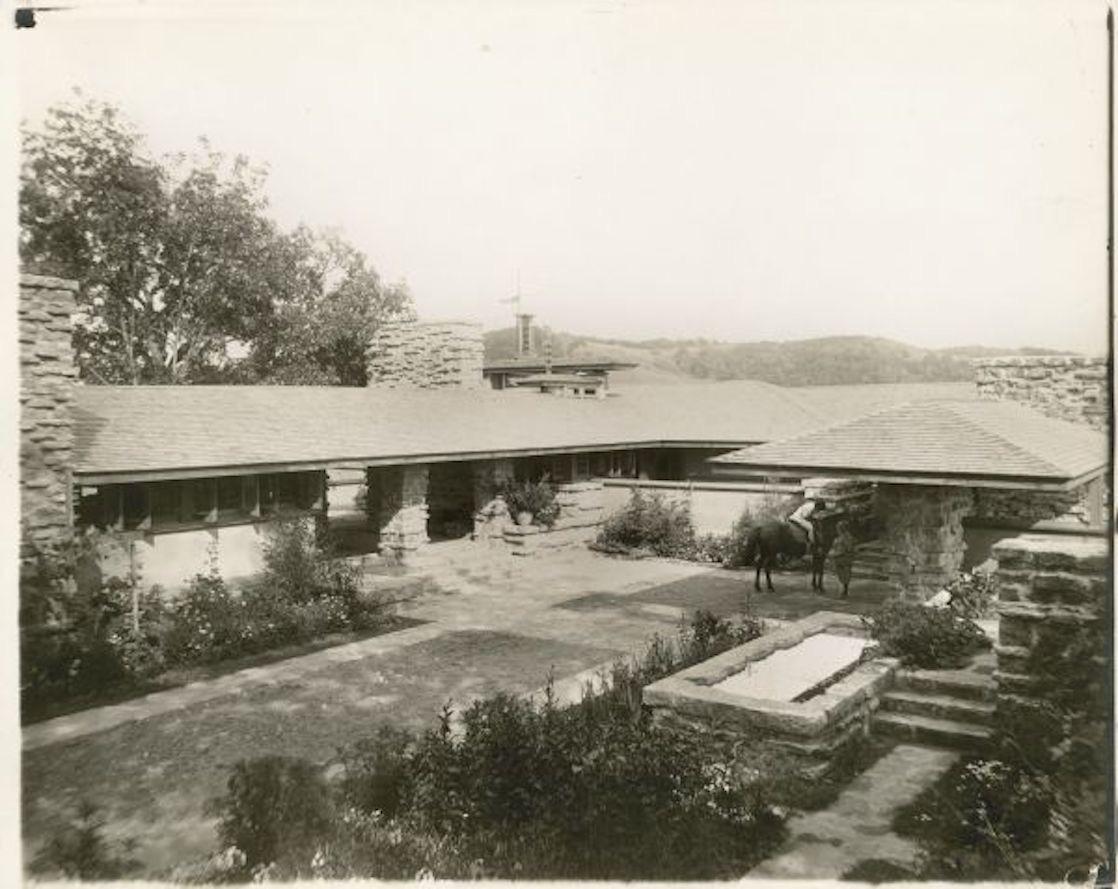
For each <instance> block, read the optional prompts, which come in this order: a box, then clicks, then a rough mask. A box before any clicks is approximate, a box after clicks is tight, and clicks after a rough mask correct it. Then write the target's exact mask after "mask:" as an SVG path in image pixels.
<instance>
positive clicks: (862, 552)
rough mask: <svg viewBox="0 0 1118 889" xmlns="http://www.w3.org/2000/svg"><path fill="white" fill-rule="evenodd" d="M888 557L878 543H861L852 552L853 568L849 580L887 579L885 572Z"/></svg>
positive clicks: (887, 575)
mask: <svg viewBox="0 0 1118 889" xmlns="http://www.w3.org/2000/svg"><path fill="white" fill-rule="evenodd" d="M888 560H889V556H888V554H887V553H886V552H885V550H884V549H883V548H882V546H881V544H880V543H877V542H870V543H863V544H861V545H860V546H858V548H857V549H856V550H855V551H854V567H853V570H852V571H851V575H850V576H851V578H852V579H854V580H881V581H886V580H888V579H889V574H888V573H887V571H886V565H887V563H888Z"/></svg>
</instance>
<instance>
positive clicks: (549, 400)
mask: <svg viewBox="0 0 1118 889" xmlns="http://www.w3.org/2000/svg"><path fill="white" fill-rule="evenodd" d="M797 391H798V390H790V389H786V388H782V387H779V386H774V385H771V384H769V383H759V382H755V381H751V380H735V381H728V382H720V383H701V384H695V385H688V386H641V387H633V388H632V389H626V390H625V391H623V392H622V393H620V394H616V395H611V396H610V397H609V398H605V399H566V398H555V397H552V396H547V395H541V394H539V393H538V392H530V391H529V392H525V391H519V392H518V391H516V390H512V391H501V392H498V391H493V390H489V389H475V390H465V389H434V390H432V389H410V388H396V389H388V388H377V387H372V388H367V389H362V388H345V387H326V386H319V387H309V386H308V387H304V386H79V387H78V388H77V393H76V408H75V413H76V429H75V437H76V440H75V449H74V458H75V468H74V471H75V475H76V476H77V477H78V479H79V480H83V481H88V482H91V483H92V482H96V481H102V482H107V481H109V480H110V479H114V478H115V479H119V480H126V479H133V478H135V479H139V478H145V477H146V478H158V477H170V476H172V475H180V476H181V475H189V474H203V473H204V472H205V471H209V472H211V473H212V474H220V471H222V470H223V471H225V472H230V473H232V472H235V471H236V470H237V468H239V467H256V468H258V469H259V468H261V467H277V468H278V467H284V466H289V467H293V468H294V467H297V466H304V467H306V468H320V467H325V466H327V465H335V466H336V465H344V464H353V465H359V464H364V465H375V464H378V463H380V464H387V463H393V462H409V461H410V462H418V461H420V460H440V459H442V460H451V459H459V460H461V459H470V458H472V457H473V458H478V457H483V456H495V455H514V454H528V453H548V452H565V451H567V452H569V451H575V450H582V451H587V450H606V449H609V448H620V447H658V446H662V445H672V446H688V445H690V446H695V447H699V446H710V447H725V448H727V449H729V448H735V447H741V446H742V445H747V444H755V443H758V442H765V441H772V440H774V439H781V438H787V437H789V436H794V435H798V434H799V433H802V432H805V431H807V430H809V429H817V428H819V427H821V426H825V425H826V424H827V423H828V422H830V421H831V420H833V418H834V414H833V413H828V412H827V411H826V410H824V408H823V407H822V406H821V404H813V403H812V399H811V398H810V397H808V398H805V397H803V396H802V393H801V394H797ZM831 394H832V395H833V396H834V401H835V402H836V403H839V404H842V405H843V409H844V410H849V411H850V412H851V413H850V414H847V416H850V415H853V414H856V413H861V412H864V411H865V410H866V409H869V407H870V406H871V405H877V404H879V403H880V402H881V400H882V399H886V400H888V399H893V400H894V401H895V400H896V399H900V398H908V397H911V395H912V392H911V390H907V389H905V388H904V387H900V388H897V387H891V386H889V385H883V386H860V387H847V386H838V387H832V388H831ZM819 401H820V402H822V401H824V399H819ZM859 404H863V405H866V407H864V408H862V409H861V410H859V409H858V405H859Z"/></svg>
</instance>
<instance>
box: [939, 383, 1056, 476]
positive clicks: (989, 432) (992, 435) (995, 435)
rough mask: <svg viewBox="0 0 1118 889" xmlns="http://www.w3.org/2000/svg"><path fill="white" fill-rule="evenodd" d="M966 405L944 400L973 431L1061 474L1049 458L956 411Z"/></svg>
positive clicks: (960, 402) (1026, 410) (999, 403)
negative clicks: (960, 406)
mask: <svg viewBox="0 0 1118 889" xmlns="http://www.w3.org/2000/svg"><path fill="white" fill-rule="evenodd" d="M935 403H936V402H929V404H935ZM966 403H967V402H965V401H963V400H962V399H944V400H943V404H944V406H945V407H947V408H948V409H949V410H950V411H951V413H952V415H953V416H954V417H955V418H956V419H958V420H960V421H961V422H963V423H964V424H965V425H966V426H967V427H968V428H970V429H971V430H974V431H977V432H980V433H981V434H982V435H984V436H985V437H986V438H987V439H993V440H994V441H997V442H998V443H999V444H1001V445H1003V446H1008V447H1009V448H1010V450H1012V451H1014V452H1016V453H1017V454H1019V455H1024V456H1025V457H1027V458H1028V459H1029V460H1032V461H1035V462H1037V463H1041V464H1043V465H1044V466H1045V467H1046V468H1047V469H1048V470H1050V471H1052V470H1054V471H1056V472H1061V471H1062V470H1061V468H1060V467H1059V466H1057V465H1056V464H1055V463H1053V462H1052V461H1051V460H1049V459H1048V458H1047V457H1042V456H1041V455H1040V454H1037V453H1035V452H1034V451H1031V450H1029V449H1027V448H1025V447H1022V446H1021V445H1020V444H1018V443H1017V442H1015V441H1013V440H1012V439H1009V438H1006V436H1005V435H1004V434H1002V433H1001V432H999V431H997V430H994V429H990V428H988V427H986V426H983V425H981V423H980V422H979V421H978V420H977V419H975V417H974V416H972V415H970V414H967V413H965V412H962V411H959V410H957V409H956V408H957V407H958V406H959V405H961V404H966ZM991 403H992V404H997V405H1006V404H1011V402H1005V401H994V402H991ZM1012 405H1013V407H1014V408H1021V409H1023V410H1024V411H1025V412H1026V413H1028V414H1035V416H1037V417H1040V418H1044V415H1043V414H1037V413H1035V412H1034V411H1030V410H1029V409H1028V408H1026V407H1025V406H1024V405H1020V404H1016V403H1012ZM998 409H1000V408H995V410H998ZM1045 419H1047V418H1045Z"/></svg>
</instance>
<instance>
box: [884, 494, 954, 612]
mask: <svg viewBox="0 0 1118 889" xmlns="http://www.w3.org/2000/svg"><path fill="white" fill-rule="evenodd" d="M973 499H974V498H973V493H972V491H971V489H970V488H958V487H949V486H934V485H890V484H881V485H878V487H877V496H876V501H875V509H876V511H877V514H878V516H879V517H880V519H881V521H882V524H883V527H884V531H883V534H882V546H883V547H884V549H885V550H886V553H887V560H886V563H885V571H886V573H887V574H888V576H889V579H890V580H891V581H892V582H893V583H895V584H896V585H897V587H898V588H899V589H900V591H901V593H902V595H903V596H904V597H905V598H908V599H912V600H915V601H923V600H924V599H927V598H928V597H930V596H931V595H934V594H935V593H936V592H937V591H938V590H939V589H940V588H941V587H942V586H943V585H944V584H945V583H947V582H948V581H949V580H951V578H952V577H954V576H955V574H956V573H957V572H958V571H959V568H960V567H961V566H962V564H963V553H964V552H965V551H966V544H965V542H964V541H963V517H964V516H966V515H967V513H968V512H969V511H970V510H971V508H972V503H973Z"/></svg>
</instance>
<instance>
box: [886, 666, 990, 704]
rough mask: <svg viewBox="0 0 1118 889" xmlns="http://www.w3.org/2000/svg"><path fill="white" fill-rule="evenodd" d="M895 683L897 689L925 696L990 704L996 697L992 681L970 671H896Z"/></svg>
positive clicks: (988, 677)
mask: <svg viewBox="0 0 1118 889" xmlns="http://www.w3.org/2000/svg"><path fill="white" fill-rule="evenodd" d="M896 681H897V687H898V688H901V689H906V690H908V691H916V692H924V693H926V694H939V695H950V696H951V697H956V698H966V699H967V700H971V701H991V702H992V701H993V700H994V699H995V698H996V697H997V685H996V684H995V683H994V680H993V679H992V678H991V677H990V676H987V675H983V674H979V673H973V672H971V671H970V670H898V671H897V674H896Z"/></svg>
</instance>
